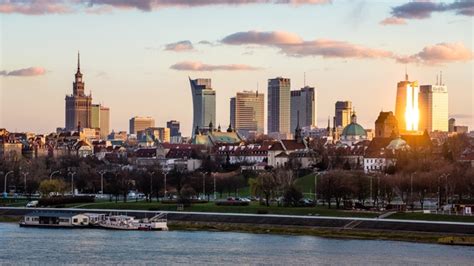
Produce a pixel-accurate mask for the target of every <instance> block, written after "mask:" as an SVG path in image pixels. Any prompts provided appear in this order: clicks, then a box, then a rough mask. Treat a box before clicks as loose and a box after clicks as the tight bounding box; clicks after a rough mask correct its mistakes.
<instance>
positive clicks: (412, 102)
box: [395, 74, 420, 133]
mask: <svg viewBox="0 0 474 266" xmlns="http://www.w3.org/2000/svg"><path fill="white" fill-rule="evenodd" d="M419 92H420V87H419V86H418V81H413V82H412V81H409V80H408V75H407V74H405V80H404V81H400V82H398V84H397V99H396V103H395V117H396V118H397V121H398V130H400V133H407V132H410V131H411V132H414V131H419V121H420V110H419V108H418V95H419Z"/></svg>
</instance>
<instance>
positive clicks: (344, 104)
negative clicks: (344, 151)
mask: <svg viewBox="0 0 474 266" xmlns="http://www.w3.org/2000/svg"><path fill="white" fill-rule="evenodd" d="M335 106H336V116H335V121H334V122H335V127H342V128H344V127H346V126H347V125H349V124H350V123H351V116H352V102H351V101H337V102H336V105H335Z"/></svg>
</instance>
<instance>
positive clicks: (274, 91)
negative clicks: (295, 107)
mask: <svg viewBox="0 0 474 266" xmlns="http://www.w3.org/2000/svg"><path fill="white" fill-rule="evenodd" d="M290 87H291V81H290V79H289V78H282V77H277V78H274V79H269V80H268V130H267V131H268V134H274V133H276V134H291V130H290Z"/></svg>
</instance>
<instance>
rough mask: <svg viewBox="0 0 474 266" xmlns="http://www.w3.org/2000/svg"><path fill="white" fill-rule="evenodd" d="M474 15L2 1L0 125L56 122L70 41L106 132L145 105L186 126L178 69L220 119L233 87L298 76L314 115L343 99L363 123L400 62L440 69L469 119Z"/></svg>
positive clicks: (462, 120) (316, 2)
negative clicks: (107, 118)
mask: <svg viewBox="0 0 474 266" xmlns="http://www.w3.org/2000/svg"><path fill="white" fill-rule="evenodd" d="M473 16H474V1H468V0H464V1H454V0H453V1H442V2H439V1H437V2H429V1H422V2H412V1H362V0H360V1H357V0H355V1H349V0H347V1H343V0H341V1H339V0H333V1H328V0H194V1H191V0H173V1H171V0H135V1H125V0H88V1H81V0H37V1H34V0H0V39H1V42H0V128H7V129H8V130H9V131H28V132H38V133H48V132H52V131H55V129H56V128H57V127H64V123H65V121H64V120H65V110H64V109H65V101H64V98H65V96H66V95H67V94H71V93H72V82H73V79H74V73H75V71H76V60H77V52H78V51H80V54H81V72H82V73H83V74H84V77H83V79H84V81H85V87H86V92H89V91H90V92H91V93H92V97H93V101H94V102H95V103H101V104H103V105H105V106H107V107H109V108H110V109H111V129H114V130H115V131H119V130H128V121H129V119H130V118H131V117H133V116H152V117H154V118H155V120H156V126H166V121H168V120H172V119H174V120H178V121H180V122H181V131H182V132H183V134H184V135H185V136H186V135H190V134H191V130H192V129H191V127H192V100H191V89H190V87H189V81H188V76H189V77H191V78H193V79H194V78H211V79H212V86H213V88H214V89H215V90H216V92H217V96H216V101H217V104H216V106H217V119H216V120H217V123H218V124H221V125H222V127H227V125H228V124H229V98H230V97H232V96H235V93H236V92H238V91H243V90H256V89H258V90H259V92H263V93H265V94H267V88H266V84H267V80H268V79H269V78H274V77H277V76H283V77H287V78H290V79H291V87H292V89H294V90H295V89H299V88H301V87H303V86H304V85H305V81H304V80H305V79H304V76H306V85H309V86H314V87H315V88H316V90H317V114H318V126H319V127H326V126H327V119H328V116H331V117H332V116H333V115H334V103H335V102H336V101H338V100H350V101H352V102H353V106H354V107H355V110H356V112H357V116H358V122H359V123H360V124H362V125H363V126H364V127H365V128H373V127H374V122H375V119H376V118H377V116H378V114H379V112H380V111H382V110H383V111H394V106H395V94H396V85H397V82H398V81H400V80H403V79H404V75H405V69H406V70H407V72H408V75H409V78H410V80H418V81H419V83H420V84H435V82H436V76H437V75H439V73H440V72H442V76H443V83H445V85H447V86H448V90H449V114H450V117H454V118H456V121H457V124H458V125H468V126H469V127H470V130H472V129H474V108H473V102H474V93H473V87H474V75H473V74H474V67H473V52H472V51H473V50H474V47H473V46H474V42H473V34H474V32H473ZM305 73H306V74H305Z"/></svg>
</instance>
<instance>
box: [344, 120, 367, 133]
mask: <svg viewBox="0 0 474 266" xmlns="http://www.w3.org/2000/svg"><path fill="white" fill-rule="evenodd" d="M342 136H367V132H365V129H364V128H363V127H362V126H361V125H359V124H357V123H350V124H349V125H347V126H346V127H345V128H344V130H342Z"/></svg>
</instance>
